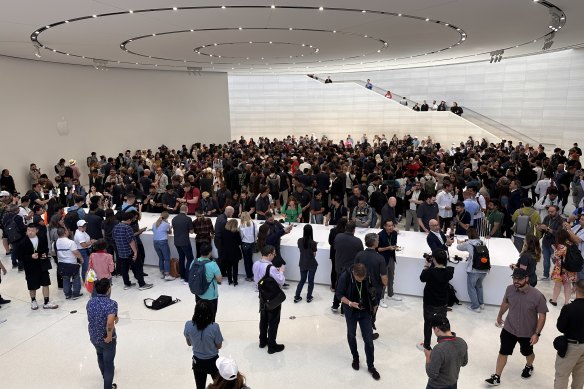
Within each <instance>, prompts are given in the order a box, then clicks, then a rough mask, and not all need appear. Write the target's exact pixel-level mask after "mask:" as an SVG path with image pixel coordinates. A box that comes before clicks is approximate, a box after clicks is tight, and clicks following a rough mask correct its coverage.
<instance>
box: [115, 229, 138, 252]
mask: <svg viewBox="0 0 584 389" xmlns="http://www.w3.org/2000/svg"><path fill="white" fill-rule="evenodd" d="M112 236H113V238H114V242H116V248H117V250H118V256H119V257H120V258H132V257H133V256H134V252H133V251H132V248H131V247H130V243H132V241H134V231H133V230H132V227H131V226H129V225H127V224H124V223H118V224H116V226H115V227H114V230H113V231H112Z"/></svg>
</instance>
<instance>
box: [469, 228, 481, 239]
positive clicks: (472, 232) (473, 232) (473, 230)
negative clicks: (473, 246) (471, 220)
mask: <svg viewBox="0 0 584 389" xmlns="http://www.w3.org/2000/svg"><path fill="white" fill-rule="evenodd" d="M466 236H468V239H479V233H478V232H477V230H476V228H474V227H469V228H468V229H467V230H466Z"/></svg>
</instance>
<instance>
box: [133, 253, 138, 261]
mask: <svg viewBox="0 0 584 389" xmlns="http://www.w3.org/2000/svg"><path fill="white" fill-rule="evenodd" d="M136 259H138V254H137V253H134V255H133V256H132V260H133V261H135V260H136Z"/></svg>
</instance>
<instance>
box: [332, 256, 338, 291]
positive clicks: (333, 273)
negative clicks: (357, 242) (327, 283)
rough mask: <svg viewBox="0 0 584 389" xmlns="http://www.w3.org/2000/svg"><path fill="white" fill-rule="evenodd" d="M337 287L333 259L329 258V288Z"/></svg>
mask: <svg viewBox="0 0 584 389" xmlns="http://www.w3.org/2000/svg"><path fill="white" fill-rule="evenodd" d="M336 287H337V271H336V270H335V259H334V258H331V288H332V289H336Z"/></svg>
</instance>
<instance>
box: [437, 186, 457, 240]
mask: <svg viewBox="0 0 584 389" xmlns="http://www.w3.org/2000/svg"><path fill="white" fill-rule="evenodd" d="M455 203H456V199H455V197H454V196H453V195H452V184H451V183H450V182H447V183H446V184H445V185H444V188H443V189H442V190H441V191H440V192H439V193H438V195H437V196H436V204H438V217H439V222H440V229H441V230H442V231H444V232H445V233H446V230H447V229H448V228H449V227H450V223H451V222H452V204H455Z"/></svg>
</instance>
